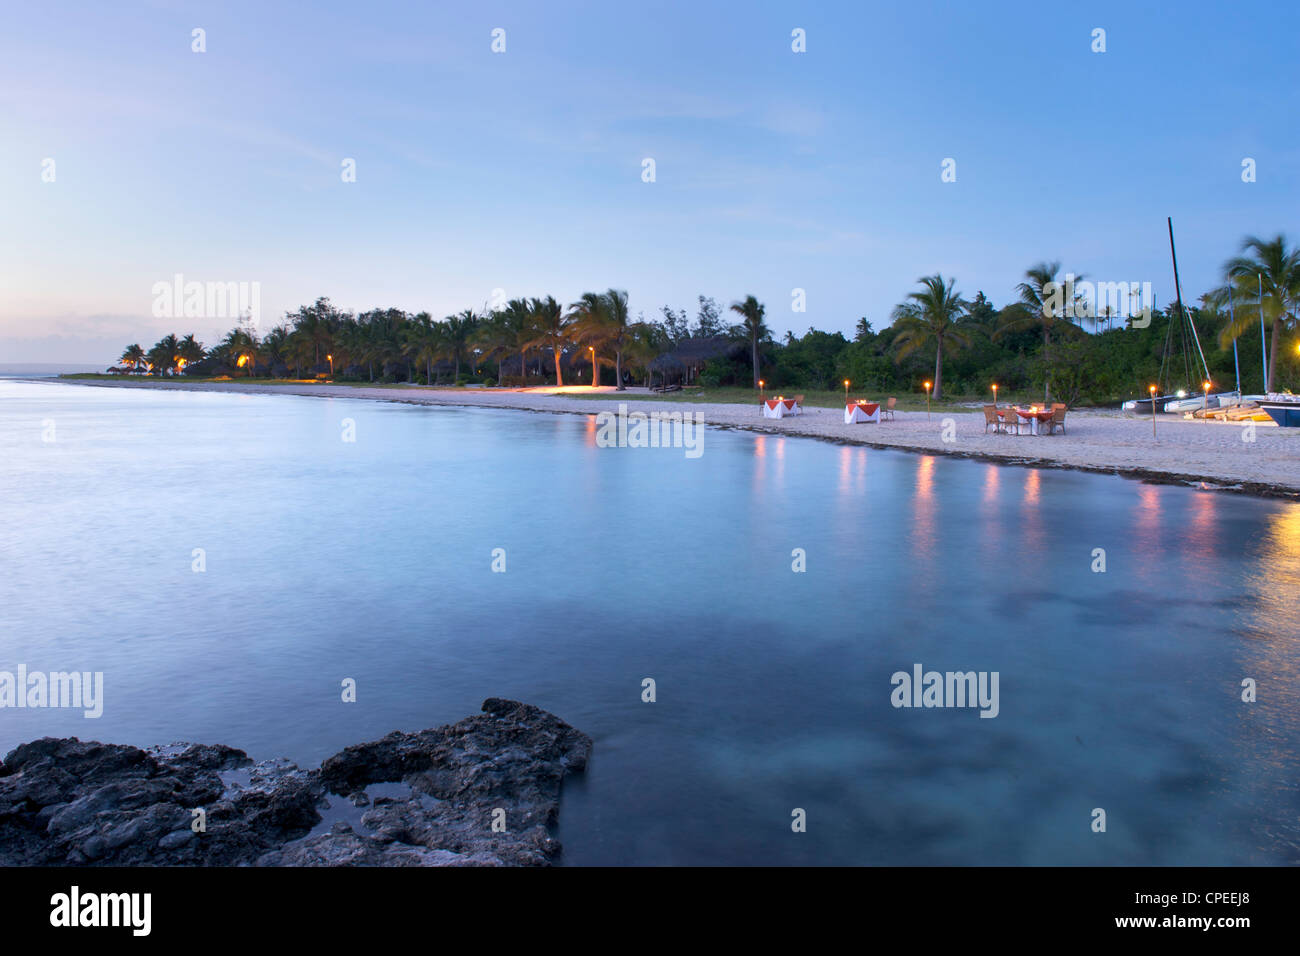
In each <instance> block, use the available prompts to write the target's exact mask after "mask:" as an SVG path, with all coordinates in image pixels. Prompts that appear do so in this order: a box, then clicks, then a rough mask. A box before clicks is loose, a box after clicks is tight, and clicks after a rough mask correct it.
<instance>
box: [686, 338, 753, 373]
mask: <svg viewBox="0 0 1300 956" xmlns="http://www.w3.org/2000/svg"><path fill="white" fill-rule="evenodd" d="M742 350H743V345H742V343H740V342H737V341H735V340H734V339H730V338H728V337H727V336H725V335H711V336H709V337H707V338H692V339H682V340H681V341H680V342H678V343H677V348H676V349H674V350H673V352H672V355H673V356H674V357H675V358H676V359H677V360H678V361H680V362H682V364H683V365H694V366H700V365H703V364H704V363H705V362H708V361H710V360H712V359H719V358H728V357H731V356H732V355H733V354H739V353H740V352H741V351H742Z"/></svg>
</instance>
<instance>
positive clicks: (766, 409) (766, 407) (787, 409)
mask: <svg viewBox="0 0 1300 956" xmlns="http://www.w3.org/2000/svg"><path fill="white" fill-rule="evenodd" d="M787 403H788V404H787ZM774 404H775V406H776V407H775V408H773V407H772V406H773V405H774ZM801 411H802V409H800V408H799V406H798V405H797V404H796V403H795V402H793V401H791V400H790V399H788V398H787V399H786V400H785V401H780V402H778V401H774V400H773V401H765V402H763V417H764V418H785V417H786V416H787V415H798V414H799V413H800V412H801Z"/></svg>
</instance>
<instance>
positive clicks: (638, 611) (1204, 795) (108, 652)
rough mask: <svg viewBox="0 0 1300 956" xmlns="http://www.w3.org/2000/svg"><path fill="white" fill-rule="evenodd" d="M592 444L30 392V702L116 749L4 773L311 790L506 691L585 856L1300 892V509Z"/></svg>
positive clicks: (0, 551)
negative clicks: (1041, 874) (958, 700)
mask: <svg viewBox="0 0 1300 956" xmlns="http://www.w3.org/2000/svg"><path fill="white" fill-rule="evenodd" d="M349 420H350V424H351V426H352V427H353V429H354V435H355V441H352V442H348V441H344V440H343V438H344V436H345V433H346V430H347V428H348V425H349ZM863 427H887V426H863ZM595 435H596V424H595V420H594V419H593V418H588V417H583V416H576V415H546V414H530V413H523V412H511V411H497V410H485V409H455V408H427V407H416V406H407V405H397V404H386V403H380V402H369V401H356V400H348V399H313V398H297V397H290V396H253V395H232V394H214V393H193V392H165V393H164V392H153V391H147V390H121V389H109V388H87V387H78V386H71V385H64V384H56V383H15V382H0V670H10V671H13V670H16V669H17V667H18V665H20V664H25V665H26V666H27V667H28V669H29V670H44V671H53V670H69V669H77V670H89V671H102V672H103V673H104V681H105V690H104V696H105V701H104V713H103V716H102V717H101V718H99V719H98V720H92V719H86V718H84V717H82V716H81V715H80V712H72V711H65V710H9V709H6V710H0V752H3V751H7V750H8V749H9V748H11V747H12V746H13V745H14V744H17V743H19V742H21V741H24V740H28V739H31V738H34V737H38V736H42V735H75V736H79V737H82V738H83V739H86V738H90V739H100V740H105V741H113V742H123V743H133V744H137V745H141V746H147V745H150V744H156V743H165V742H170V741H174V740H193V741H203V742H212V743H217V742H220V743H226V744H230V745H232V746H236V747H240V748H242V749H244V750H247V751H248V752H249V753H250V754H251V755H253V756H254V757H256V758H264V757H272V756H280V755H283V756H287V757H290V758H292V759H293V760H295V761H298V762H299V763H300V764H302V765H304V766H314V765H315V764H316V763H317V762H318V761H320V760H321V759H322V758H323V757H325V756H328V755H329V754H331V753H334V752H335V751H337V750H339V749H341V748H342V747H344V746H345V745H347V744H350V743H356V742H359V741H363V740H370V739H373V738H376V737H379V736H381V735H383V734H385V733H387V732H388V731H391V730H396V729H400V730H408V731H409V730H418V729H420V728H424V727H430V726H436V725H439V724H443V723H447V722H450V721H454V720H458V719H459V718H461V717H464V716H466V715H469V714H471V713H475V712H477V710H478V707H479V705H480V703H481V702H482V700H483V699H484V698H486V697H490V696H504V697H512V698H517V699H520V700H525V701H529V702H531V703H534V704H537V705H539V706H541V707H544V708H547V709H549V710H551V711H554V712H555V713H556V714H558V715H560V716H561V717H563V718H564V719H566V720H568V721H569V722H570V723H572V724H574V725H575V726H577V727H579V728H581V729H582V730H584V731H586V732H587V733H588V734H590V735H591V736H592V738H593V739H594V740H595V745H596V747H595V753H594V758H593V760H592V762H591V766H590V769H589V771H588V773H587V774H586V775H585V776H579V777H571V778H569V780H568V782H567V783H566V788H565V794H564V801H563V807H562V810H561V815H560V824H559V827H558V833H557V835H558V836H559V838H560V839H561V840H562V841H563V842H564V846H565V855H564V860H565V862H566V863H568V864H570V865H572V864H595V863H599V864H633V863H641V864H727V863H741V864H745V863H775V864H909V863H915V864H940V863H956V864H1239V863H1282V862H1290V863H1295V862H1300V822H1298V821H1300V797H1298V796H1297V791H1296V781H1297V779H1300V773H1297V771H1298V770H1300V766H1298V765H1300V707H1298V706H1297V705H1298V704H1300V700H1298V698H1300V679H1298V678H1300V607H1298V605H1297V601H1296V585H1297V583H1298V582H1300V506H1297V505H1294V504H1289V503H1282V502H1277V501H1267V500H1255V499H1251V498H1246V497H1236V496H1230V495H1223V494H1213V493H1207V492H1201V491H1195V490H1190V489H1185V488H1177V487H1159V486H1152V485H1144V484H1139V483H1136V482H1132V481H1127V480H1123V479H1119V478H1109V477H1104V476H1098V475H1090V474H1082V473H1076V472H1069V471H1051V470H1037V469H1028V468H1017V467H1005V466H997V465H990V464H984V463H980V462H976V461H967V460H959V459H947V458H940V457H933V456H922V455H913V454H907V453H901V452H889V451H877V450H868V449H863V448H853V447H842V446H837V445H833V444H829V443H821V442H816V441H812V440H806V439H783V438H780V437H774V436H770V435H769V436H761V435H756V434H750V433H745V432H735V431H719V430H709V431H707V432H706V434H705V437H704V446H703V447H704V453H703V455H702V456H701V457H699V458H696V459H691V458H688V457H687V456H686V455H685V454H684V452H683V450H682V449H641V448H635V449H631V448H625V449H618V448H601V447H598V446H597V444H596V442H595ZM497 548H500V549H504V555H505V567H506V570H505V572H504V573H494V572H493V570H492V563H493V550H494V549H497ZM196 549H202V560H203V563H204V566H205V570H204V571H203V572H202V573H198V572H196V571H195V570H193V568H194V566H195V564H196V561H197V560H198V559H197V558H196V553H195V552H196ZM796 549H802V553H803V555H804V561H805V562H806V570H805V571H803V572H801V573H799V572H795V571H793V570H792V563H794V562H795V561H796V557H795V556H794V553H795V551H796ZM1096 549H1104V559H1105V571H1104V573H1099V572H1098V571H1094V570H1093V569H1094V567H1098V566H1099V565H1098V556H1097V554H1096ZM915 664H921V665H922V666H923V668H924V669H925V670H938V671H977V672H980V671H984V672H990V673H991V672H997V674H998V675H999V713H998V715H997V716H996V717H995V718H992V719H987V718H981V717H979V713H978V711H977V710H975V709H971V708H929V709H927V708H915V709H914V708H895V707H894V706H892V705H891V692H892V691H893V687H892V685H891V675H893V674H894V673H895V672H897V671H905V672H909V673H910V672H911V671H912V669H913V666H914V665H915ZM346 678H352V679H354V680H355V681H356V682H357V688H358V700H357V702H356V703H352V704H347V703H343V702H342V700H341V692H340V684H341V682H342V681H343V680H344V679H346ZM645 678H652V679H653V680H654V681H655V690H656V697H657V699H656V701H655V702H654V703H644V702H643V701H642V687H643V680H644V679H645ZM1247 678H1249V679H1253V680H1254V681H1255V682H1256V685H1257V696H1258V699H1257V700H1256V701H1255V702H1253V703H1246V702H1243V701H1242V699H1241V696H1242V681H1243V680H1245V679H1247ZM1098 808H1100V809H1103V810H1104V811H1105V814H1106V831H1105V832H1104V833H1097V832H1093V829H1092V823H1093V819H1094V814H1093V811H1094V810H1095V809H1098ZM796 809H801V810H803V811H804V812H805V813H806V818H807V831H806V832H804V833H796V832H792V828H791V821H792V813H793V812H794V811H795V810H796Z"/></svg>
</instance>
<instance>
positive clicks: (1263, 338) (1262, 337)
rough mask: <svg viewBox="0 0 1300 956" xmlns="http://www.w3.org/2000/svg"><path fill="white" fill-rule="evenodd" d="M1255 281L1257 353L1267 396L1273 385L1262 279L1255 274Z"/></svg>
mask: <svg viewBox="0 0 1300 956" xmlns="http://www.w3.org/2000/svg"><path fill="white" fill-rule="evenodd" d="M1255 281H1256V282H1258V283H1259V352H1260V354H1261V355H1262V356H1264V394H1265V395H1267V394H1268V393H1269V386H1270V385H1272V384H1273V383H1272V382H1270V381H1269V380H1268V336H1267V335H1266V334H1265V333H1264V277H1263V276H1262V275H1260V274H1259V273H1258V272H1256V273H1255Z"/></svg>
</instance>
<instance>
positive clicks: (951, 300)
mask: <svg viewBox="0 0 1300 956" xmlns="http://www.w3.org/2000/svg"><path fill="white" fill-rule="evenodd" d="M916 281H917V282H919V283H921V289H920V291H918V292H912V293H909V294H908V296H907V298H908V301H907V302H904V303H902V304H901V305H898V306H895V307H894V313H893V318H894V327H895V328H897V329H899V332H898V335H896V336H895V337H894V344H895V346H896V347H897V349H898V357H899V358H903V357H905V356H907V355H910V354H912V353H913V352H915V351H916V350H917V349H919V348H921V347H923V346H925V345H928V344H929V343H930V342H933V343H934V346H935V349H934V391H933V392H932V393H931V394H932V395H933V396H934V398H935V399H936V400H937V399H939V398H940V397H941V395H942V394H943V349H944V345H945V343H946V344H948V345H949V346H951V347H952V348H953V349H957V348H965V347H966V346H968V345H970V337H969V334H968V333H967V332H966V330H964V329H962V328H960V327H959V326H958V325H957V321H958V320H959V319H960V318H961V317H962V315H963V314H965V312H966V308H967V306H968V305H969V303H967V302H966V300H965V299H963V298H962V297H961V296H960V295H958V294H957V293H956V292H954V291H953V283H954V282H955V281H956V280H954V279H949V280H948V281H947V282H946V283H945V282H944V279H943V276H942V275H939V274H937V273H936V274H935V275H932V276H923V277H921V278H920V279H917V280H916Z"/></svg>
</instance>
